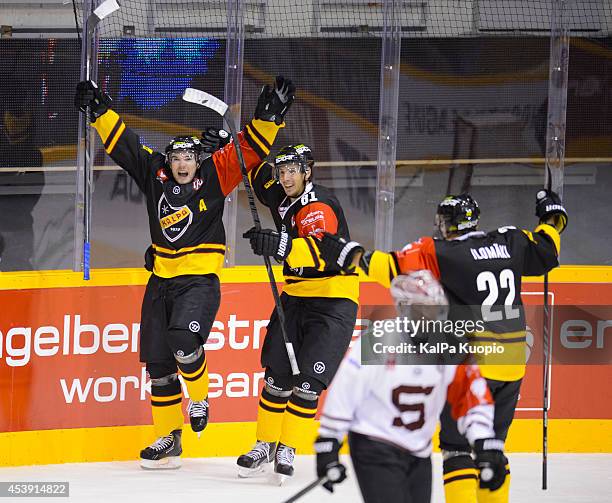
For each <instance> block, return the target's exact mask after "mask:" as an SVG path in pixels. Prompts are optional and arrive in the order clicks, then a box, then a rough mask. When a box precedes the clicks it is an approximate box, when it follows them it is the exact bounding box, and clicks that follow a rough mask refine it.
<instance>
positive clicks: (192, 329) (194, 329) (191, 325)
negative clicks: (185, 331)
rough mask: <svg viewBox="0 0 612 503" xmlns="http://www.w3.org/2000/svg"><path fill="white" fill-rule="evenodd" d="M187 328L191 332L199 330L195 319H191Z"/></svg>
mask: <svg viewBox="0 0 612 503" xmlns="http://www.w3.org/2000/svg"><path fill="white" fill-rule="evenodd" d="M189 330H191V331H192V332H199V331H200V324H199V323H198V322H197V321H192V322H191V323H190V324H189Z"/></svg>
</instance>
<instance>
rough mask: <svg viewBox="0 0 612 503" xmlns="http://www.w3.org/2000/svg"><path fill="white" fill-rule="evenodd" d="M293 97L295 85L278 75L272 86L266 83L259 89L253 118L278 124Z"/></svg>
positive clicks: (281, 120)
mask: <svg viewBox="0 0 612 503" xmlns="http://www.w3.org/2000/svg"><path fill="white" fill-rule="evenodd" d="M294 99H295V85H293V82H291V81H290V80H289V79H286V78H285V77H283V76H282V75H278V76H277V77H276V80H275V82H274V87H271V86H270V84H266V85H265V86H263V88H262V89H261V93H260V94H259V99H258V100H257V107H256V108H255V118H256V119H261V120H263V121H268V122H274V123H276V125H277V126H280V125H281V124H282V123H283V120H284V118H285V114H286V113H287V111H288V110H289V108H290V107H291V104H292V103H293V100H294Z"/></svg>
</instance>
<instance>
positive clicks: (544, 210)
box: [522, 190, 568, 276]
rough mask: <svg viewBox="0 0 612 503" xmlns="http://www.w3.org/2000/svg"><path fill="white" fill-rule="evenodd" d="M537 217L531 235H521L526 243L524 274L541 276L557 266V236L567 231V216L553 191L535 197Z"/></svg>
mask: <svg viewBox="0 0 612 503" xmlns="http://www.w3.org/2000/svg"><path fill="white" fill-rule="evenodd" d="M535 214H536V216H537V217H538V218H539V225H538V226H537V227H536V228H535V229H534V231H533V232H530V231H526V230H524V231H522V232H523V236H524V238H525V237H526V238H527V239H525V241H526V250H525V259H524V263H523V274H524V275H526V276H540V275H542V274H545V273H547V272H548V271H550V270H551V269H554V268H555V267H557V266H558V265H559V261H558V257H559V252H560V250H561V237H560V234H561V233H562V232H563V231H564V230H565V227H567V221H568V215H567V211H566V210H565V207H564V206H563V203H562V202H561V198H560V197H559V196H558V195H557V194H556V193H555V192H553V191H550V190H540V191H538V193H537V194H536V211H535Z"/></svg>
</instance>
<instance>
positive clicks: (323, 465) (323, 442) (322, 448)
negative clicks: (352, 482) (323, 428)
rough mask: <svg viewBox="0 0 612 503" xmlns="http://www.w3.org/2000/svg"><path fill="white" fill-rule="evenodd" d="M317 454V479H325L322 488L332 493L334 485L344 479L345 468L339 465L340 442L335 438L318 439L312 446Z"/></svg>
mask: <svg viewBox="0 0 612 503" xmlns="http://www.w3.org/2000/svg"><path fill="white" fill-rule="evenodd" d="M314 449H315V452H316V453H317V477H319V478H320V477H327V482H325V483H324V484H323V487H324V488H325V489H327V490H328V491H329V492H332V493H333V492H334V484H339V483H340V482H342V481H343V480H345V479H346V467H345V466H344V465H343V464H342V463H340V459H339V457H338V453H339V451H340V442H338V440H336V439H335V438H326V437H318V438H317V439H316V440H315V444H314Z"/></svg>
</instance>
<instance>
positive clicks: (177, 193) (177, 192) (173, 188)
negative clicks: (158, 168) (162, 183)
mask: <svg viewBox="0 0 612 503" xmlns="http://www.w3.org/2000/svg"><path fill="white" fill-rule="evenodd" d="M172 193H173V194H174V195H175V196H178V195H179V194H180V193H181V188H180V187H179V186H178V185H175V186H174V187H172Z"/></svg>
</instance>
